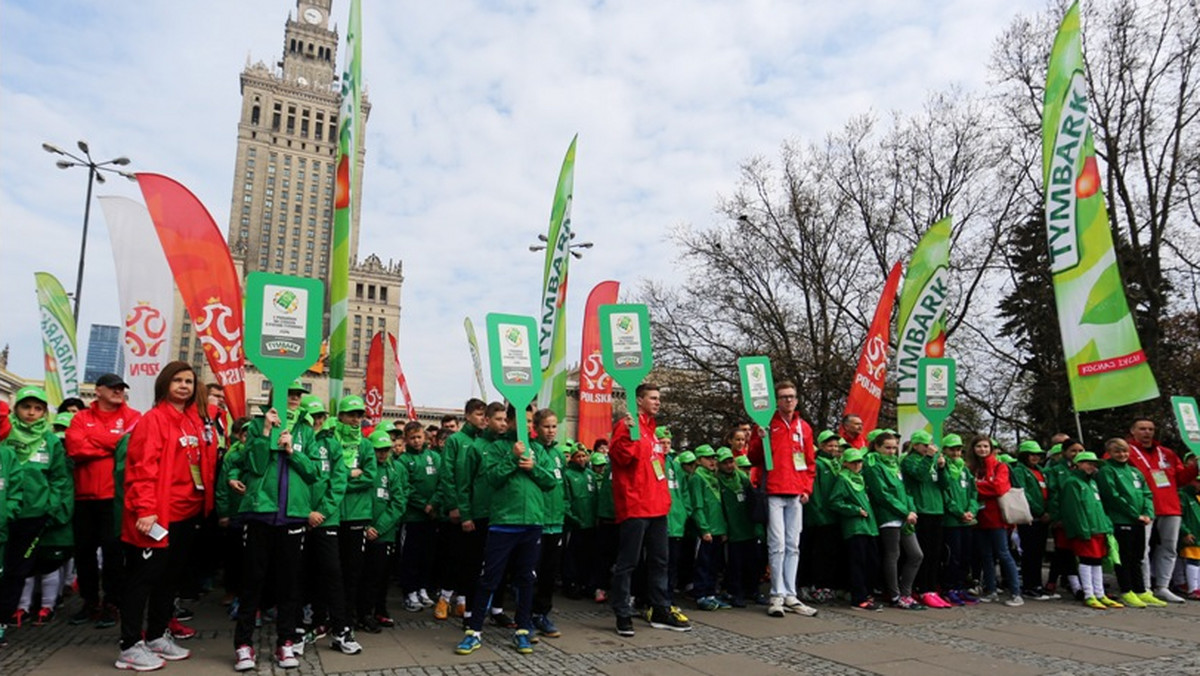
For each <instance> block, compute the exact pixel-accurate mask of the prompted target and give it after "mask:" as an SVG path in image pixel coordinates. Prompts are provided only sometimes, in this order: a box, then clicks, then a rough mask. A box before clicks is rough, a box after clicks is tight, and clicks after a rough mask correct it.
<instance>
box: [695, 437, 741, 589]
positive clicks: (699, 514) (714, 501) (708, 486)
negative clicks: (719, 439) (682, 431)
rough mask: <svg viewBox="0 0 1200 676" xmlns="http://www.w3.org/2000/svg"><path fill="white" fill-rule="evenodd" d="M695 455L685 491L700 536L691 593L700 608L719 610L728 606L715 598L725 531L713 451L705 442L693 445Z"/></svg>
mask: <svg viewBox="0 0 1200 676" xmlns="http://www.w3.org/2000/svg"><path fill="white" fill-rule="evenodd" d="M695 455H696V460H697V462H698V463H699V466H698V467H697V468H696V471H694V472H692V473H691V475H689V477H688V490H689V492H690V494H691V504H692V512H691V516H692V523H693V524H694V525H695V528H696V532H697V533H698V534H699V536H700V546H699V547H698V548H697V549H696V570H695V579H694V580H693V581H692V594H693V595H694V596H695V597H696V607H697V608H699V609H700V610H720V609H722V608H729V607H731V606H730V605H729V603H727V602H725V601H724V600H723V599H720V598H718V597H717V578H718V577H720V575H721V570H722V569H723V568H724V555H723V551H724V546H725V540H726V530H727V528H726V525H725V515H724V513H722V511H721V487H720V485H718V483H717V473H716V470H717V460H716V456H717V452H716V451H714V450H713V448H712V446H709V445H707V444H706V445H703V446H700V447H699V448H697V449H696V450H695Z"/></svg>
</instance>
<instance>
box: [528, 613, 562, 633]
mask: <svg viewBox="0 0 1200 676" xmlns="http://www.w3.org/2000/svg"><path fill="white" fill-rule="evenodd" d="M533 627H534V628H535V629H537V631H538V633H539V634H541V635H542V636H545V637H546V638H558V637H559V636H562V632H560V631H559V630H558V627H556V626H554V620H551V619H550V616H549V615H534V616H533Z"/></svg>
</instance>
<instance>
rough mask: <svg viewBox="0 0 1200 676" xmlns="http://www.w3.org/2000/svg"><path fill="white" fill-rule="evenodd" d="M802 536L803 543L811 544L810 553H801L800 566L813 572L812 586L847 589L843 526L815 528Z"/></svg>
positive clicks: (805, 530)
mask: <svg viewBox="0 0 1200 676" xmlns="http://www.w3.org/2000/svg"><path fill="white" fill-rule="evenodd" d="M800 536H801V539H802V541H804V542H809V543H811V545H810V548H809V551H808V552H807V553H803V552H802V553H801V555H800V565H801V566H807V567H808V568H809V570H810V571H811V577H810V579H811V580H812V584H813V585H814V586H816V587H817V588H819V589H845V588H846V583H847V581H848V577H847V575H846V548H845V546H844V545H843V543H842V529H841V526H839V525H838V524H836V523H831V524H825V525H824V526H813V527H811V528H805V529H804V531H802V532H801V534H800ZM755 551H757V548H756V550H755Z"/></svg>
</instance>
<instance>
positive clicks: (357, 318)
mask: <svg viewBox="0 0 1200 676" xmlns="http://www.w3.org/2000/svg"><path fill="white" fill-rule="evenodd" d="M359 286H361V284H360V285H359ZM354 325H355V326H362V315H354Z"/></svg>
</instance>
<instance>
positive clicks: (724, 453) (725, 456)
mask: <svg viewBox="0 0 1200 676" xmlns="http://www.w3.org/2000/svg"><path fill="white" fill-rule="evenodd" d="M726 460H733V451H731V450H729V449H728V448H725V447H721V448H720V449H719V450H718V451H717V462H725V461H726Z"/></svg>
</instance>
